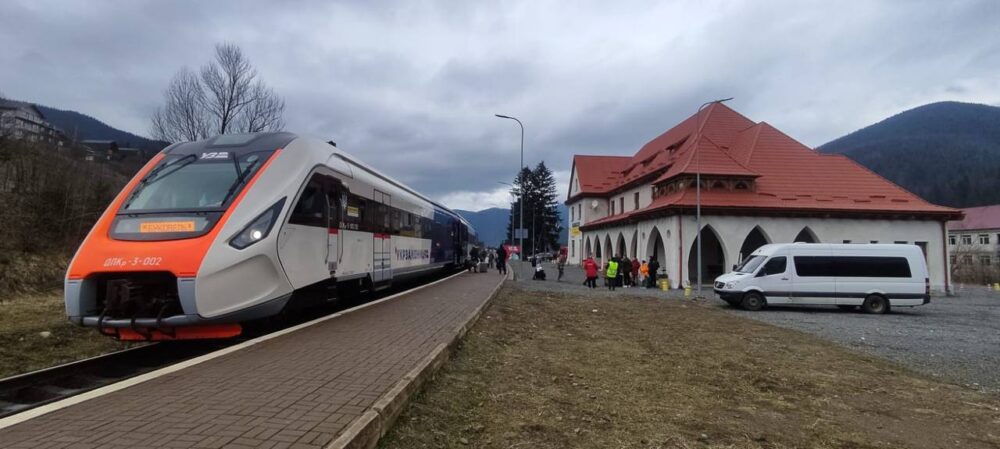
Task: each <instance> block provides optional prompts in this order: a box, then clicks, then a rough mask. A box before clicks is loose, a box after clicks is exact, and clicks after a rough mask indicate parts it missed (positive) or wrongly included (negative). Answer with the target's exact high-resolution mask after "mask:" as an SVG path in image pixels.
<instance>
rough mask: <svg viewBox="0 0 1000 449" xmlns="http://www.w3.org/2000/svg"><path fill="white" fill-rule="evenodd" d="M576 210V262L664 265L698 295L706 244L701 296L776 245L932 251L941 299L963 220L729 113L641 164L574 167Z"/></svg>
mask: <svg viewBox="0 0 1000 449" xmlns="http://www.w3.org/2000/svg"><path fill="white" fill-rule="evenodd" d="M699 172H700V174H701V189H700V190H701V193H700V196H701V200H700V204H701V215H702V216H701V229H700V231H699V230H698V228H697V226H696V217H695V215H696V213H695V211H696V206H697V204H698V201H697V196H698V193H697V189H696V188H695V179H696V174H697V173H699ZM566 205H567V206H568V208H569V218H570V240H569V260H570V261H571V262H573V263H578V262H580V261H582V260H583V259H584V258H586V257H587V256H593V257H595V259H597V260H598V261H599V262H601V263H603V262H604V261H606V260H607V259H608V258H610V257H611V256H613V255H625V256H628V257H630V258H631V257H638V258H639V259H641V260H649V259H650V257H653V256H655V257H656V258H657V260H658V261H659V263H660V265H661V271H660V274H661V276H662V275H666V276H667V277H668V278H669V279H670V280H671V285H672V286H673V287H680V286H681V284H682V283H681V282H677V280H678V279H681V280H684V281H685V282H684V283H690V284H691V285H693V284H694V283H695V279H696V278H697V271H696V263H697V256H696V246H695V235H696V233H698V232H700V233H701V237H702V283H703V284H709V283H711V282H712V280H713V279H714V278H715V277H716V276H718V275H719V274H721V273H723V272H725V271H728V270H730V269H731V268H732V265H734V264H737V263H739V262H740V260H742V258H744V257H746V256H747V255H748V254H750V253H751V252H753V251H754V250H755V249H757V248H758V247H760V246H762V245H764V244H767V243H782V242H816V243H858V244H867V243H910V244H916V245H918V246H920V247H921V248H922V249H923V250H924V255H925V257H926V258H927V265H928V269H929V270H930V280H931V286H932V289H933V290H935V291H938V292H943V291H947V290H948V289H949V283H950V280H949V272H948V261H949V259H948V245H947V239H948V237H947V236H948V230H947V228H946V222H947V221H948V220H956V219H961V217H962V214H961V211H959V210H957V209H952V208H947V207H943V206H938V205H934V204H930V203H928V202H927V201H924V200H923V199H921V198H919V197H917V196H916V195H914V194H912V193H910V192H908V191H906V190H905V189H903V188H901V187H899V186H897V185H895V184H893V183H892V182H890V181H888V180H886V179H885V178H882V177H881V176H879V175H877V174H875V173H873V172H871V171H870V170H868V169H867V168H865V167H863V166H861V165H859V164H857V163H855V162H854V161H852V160H851V159H849V158H847V157H846V156H842V155H834V154H822V153H818V152H816V151H814V150H813V149H811V148H809V147H807V146H805V145H803V144H802V143H799V142H797V141H796V140H795V139H793V138H791V137H789V136H788V135H786V134H784V133H782V132H781V131H779V130H778V129H776V128H774V127H772V126H771V125H769V124H767V123H765V122H760V123H756V122H754V121H752V120H750V119H748V118H746V117H744V116H743V115H741V114H739V113H738V112H736V111H734V110H733V109H731V108H729V107H728V106H726V105H724V104H721V103H713V104H711V105H709V106H708V107H706V108H704V109H702V110H701V111H699V112H698V113H696V114H694V115H692V116H691V117H689V118H687V119H686V120H684V121H683V122H681V123H679V124H677V125H676V126H674V127H673V128H670V129H669V130H668V131H666V132H665V133H663V134H661V135H660V136H658V137H656V138H655V139H653V140H651V141H650V142H649V143H647V144H646V145H644V146H643V147H642V148H640V149H639V151H638V152H636V153H635V154H634V155H633V156H585V155H576V156H574V158H573V168H572V173H571V178H570V186H569V192H568V196H567V199H566Z"/></svg>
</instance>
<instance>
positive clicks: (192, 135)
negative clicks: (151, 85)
mask: <svg viewBox="0 0 1000 449" xmlns="http://www.w3.org/2000/svg"><path fill="white" fill-rule="evenodd" d="M163 96H164V100H166V104H165V105H163V106H162V107H159V108H157V109H156V112H155V113H154V114H153V124H152V134H153V137H154V138H157V139H160V140H165V141H167V142H181V141H191V140H198V139H204V138H205V137H208V136H209V135H210V126H211V125H210V121H211V117H209V116H208V114H207V113H206V111H205V92H204V90H202V88H201V82H200V81H199V80H198V76H197V75H195V74H194V72H192V71H191V70H188V68H187V67H185V68H182V69H181V70H180V71H179V72H177V74H176V75H174V78H173V79H172V80H171V81H170V85H169V86H168V87H167V90H165V91H164V92H163Z"/></svg>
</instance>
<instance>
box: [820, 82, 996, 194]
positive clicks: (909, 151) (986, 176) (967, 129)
mask: <svg viewBox="0 0 1000 449" xmlns="http://www.w3.org/2000/svg"><path fill="white" fill-rule="evenodd" d="M817 151H820V152H823V153H840V154H844V155H846V156H847V157H850V158H851V159H853V160H855V161H856V162H858V163H860V164H861V165H864V166H865V167H868V168H869V169H871V170H872V171H874V172H876V173H878V174H879V175H882V176H883V177H885V178H887V179H889V180H890V181H892V182H895V183H896V184H899V185H900V186H902V187H903V188H905V189H907V190H909V191H911V192H913V193H915V194H917V195H919V196H920V197H922V198H924V199H926V200H928V201H930V202H932V203H935V204H941V205H945V206H951V207H959V208H961V207H973V206H982V205H987V204H998V203H1000V107H995V106H988V105H983V104H972V103H958V102H953V101H947V102H940V103H931V104H928V105H924V106H920V107H917V108H914V109H910V110H908V111H905V112H901V113H899V114H896V115H894V116H892V117H889V118H887V119H885V120H882V121H881V122H878V123H876V124H874V125H871V126H868V127H866V128H863V129H861V130H858V131H855V132H853V133H850V134H848V135H846V136H843V137H841V138H839V139H836V140H833V141H831V142H829V143H826V144H824V145H822V146H820V147H819V148H817Z"/></svg>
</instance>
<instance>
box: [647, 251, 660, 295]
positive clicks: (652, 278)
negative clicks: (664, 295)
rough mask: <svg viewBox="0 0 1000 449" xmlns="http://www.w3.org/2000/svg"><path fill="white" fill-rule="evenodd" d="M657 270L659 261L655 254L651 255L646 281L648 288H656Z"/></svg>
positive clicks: (658, 269)
mask: <svg viewBox="0 0 1000 449" xmlns="http://www.w3.org/2000/svg"><path fill="white" fill-rule="evenodd" d="M657 271H660V262H658V261H657V260H656V256H652V257H650V258H649V279H648V280H647V281H646V286H647V287H648V288H656V272H657Z"/></svg>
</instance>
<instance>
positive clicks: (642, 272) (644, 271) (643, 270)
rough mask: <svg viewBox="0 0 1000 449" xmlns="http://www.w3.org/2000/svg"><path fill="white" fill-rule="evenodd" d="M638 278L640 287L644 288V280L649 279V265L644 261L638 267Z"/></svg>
mask: <svg viewBox="0 0 1000 449" xmlns="http://www.w3.org/2000/svg"><path fill="white" fill-rule="evenodd" d="M639 276H641V277H642V286H643V287H646V279H648V278H649V264H648V263H646V261H645V260H644V261H642V263H641V264H640V265H639Z"/></svg>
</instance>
